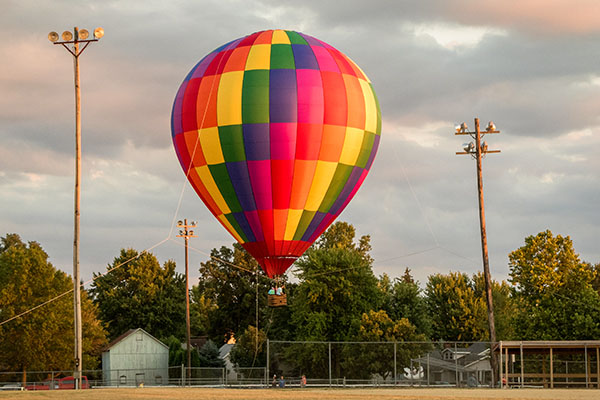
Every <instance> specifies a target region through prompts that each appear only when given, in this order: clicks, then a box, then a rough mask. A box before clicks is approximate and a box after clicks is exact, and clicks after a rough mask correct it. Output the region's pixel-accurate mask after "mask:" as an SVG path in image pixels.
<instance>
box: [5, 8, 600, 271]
mask: <svg viewBox="0 0 600 400" xmlns="http://www.w3.org/2000/svg"><path fill="white" fill-rule="evenodd" d="M0 11H1V12H0V34H1V37H2V40H1V41H0V60H1V61H0V94H1V95H0V193H1V205H2V207H1V211H0V235H2V236H4V234H6V233H12V232H16V233H19V234H20V235H21V237H22V238H23V239H24V240H27V241H29V240H36V241H38V242H40V243H41V244H42V246H43V247H44V249H45V250H46V251H47V252H48V253H49V255H50V259H51V261H52V262H53V263H54V264H55V265H56V266H57V267H59V268H61V269H63V270H65V271H67V272H69V273H70V272H71V271H72V242H73V182H74V89H73V67H72V66H73V62H72V57H71V56H70V55H69V54H68V53H67V52H66V51H65V50H64V49H63V48H61V47H59V46H53V45H52V44H51V43H50V42H48V40H47V38H46V35H47V34H48V32H50V31H57V32H59V33H60V32H62V31H64V30H68V29H71V30H72V27H73V26H79V27H80V28H87V29H88V30H90V31H92V30H93V29H94V28H96V27H97V26H102V27H103V28H104V30H105V32H106V34H105V36H104V38H102V39H101V40H100V42H98V43H94V44H92V45H91V46H90V47H89V48H88V49H87V50H86V52H85V53H84V54H83V55H82V56H81V70H82V77H81V82H82V97H83V100H82V102H83V184H82V209H81V270H82V276H83V278H84V279H89V278H90V277H91V276H92V273H93V272H95V271H104V270H105V269H106V266H107V264H108V263H111V262H112V260H113V258H114V257H115V256H116V255H118V253H119V250H120V249H121V248H123V247H133V248H135V249H138V250H143V249H148V248H152V252H153V253H154V254H156V255H157V256H158V258H159V260H160V261H161V262H163V261H165V260H167V259H174V260H176V261H178V269H179V270H180V271H183V249H182V247H181V239H177V238H176V237H175V231H174V230H173V229H172V227H173V224H174V222H175V221H177V220H178V219H183V218H188V219H194V220H197V221H198V223H199V227H198V229H197V230H196V232H197V234H198V236H199V237H198V238H197V239H193V241H192V246H193V248H194V251H193V252H192V253H191V256H190V257H191V263H192V268H191V270H192V271H193V274H196V270H197V265H198V263H199V262H201V261H204V260H206V256H205V253H208V252H209V251H210V249H212V248H214V247H220V246H221V245H230V244H231V243H232V242H233V239H232V238H231V237H230V236H229V234H228V233H227V232H226V231H225V230H224V229H223V228H222V227H221V225H220V224H219V223H217V222H216V220H215V219H214V218H213V217H212V215H211V214H210V213H209V211H208V210H207V209H206V208H205V207H204V205H203V203H202V202H201V201H200V200H199V199H198V198H197V197H196V195H195V193H194V192H193V190H192V189H191V187H190V186H189V185H188V184H187V182H186V181H185V176H184V174H183V172H182V170H181V167H180V166H179V162H178V160H177V157H176V155H175V152H174V150H173V146H172V143H171V132H170V112H171V106H172V102H173V99H174V97H175V93H176V91H177V89H178V87H179V85H180V83H181V82H182V80H183V79H184V77H185V76H186V74H187V72H188V71H189V70H190V69H191V68H192V67H193V66H194V65H195V64H196V63H197V61H199V60H200V59H201V58H202V57H203V56H204V55H206V54H207V53H208V52H210V51H212V50H213V49H214V48H216V47H218V46H220V45H221V44H224V43H226V42H229V41H231V40H233V39H236V38H239V37H242V36H245V35H247V34H249V33H252V32H255V31H259V30H264V29H272V28H283V29H290V30H297V31H301V32H303V33H306V34H309V35H311V36H315V37H317V38H319V39H321V40H324V41H325V42H327V43H329V44H331V45H333V46H334V47H336V48H338V49H339V50H341V51H342V52H344V53H345V54H347V55H348V56H349V57H351V58H352V59H353V60H354V61H355V62H356V63H357V64H358V65H360V66H361V67H362V69H363V70H364V71H365V72H366V74H367V75H368V76H369V77H370V79H371V80H372V82H373V85H374V87H375V90H376V92H377V94H378V97H379V101H380V104H381V109H382V114H383V129H382V141H381V145H380V147H379V152H378V156H377V158H376V160H375V163H374V165H373V168H372V169H371V173H370V175H369V177H368V178H367V180H366V181H365V183H364V185H363V186H362V188H361V190H360V191H359V192H358V194H357V195H356V197H355V198H354V200H353V201H352V202H351V203H350V205H349V206H348V207H347V208H346V210H345V211H344V212H343V213H342V215H341V216H340V219H341V220H344V221H348V222H350V223H352V224H353V225H354V226H355V227H356V228H357V231H358V233H359V234H361V235H363V234H370V235H371V238H372V244H373V251H372V255H373V257H374V258H375V264H374V269H375V273H376V274H377V275H380V274H383V273H387V274H389V275H390V276H398V275H401V274H402V272H403V271H404V268H405V267H409V268H411V269H412V271H413V273H414V275H415V276H416V278H417V279H418V280H420V281H421V283H424V282H425V281H426V279H427V276H428V275H429V274H432V273H437V272H441V273H447V272H448V271H464V272H467V273H469V274H471V273H474V272H476V271H478V270H480V269H481V247H480V238H479V222H478V209H477V186H476V170H475V162H474V161H473V160H471V159H470V158H469V157H466V156H456V155H455V152H456V151H460V149H461V145H462V143H463V142H465V141H467V140H466V137H464V136H454V125H455V124H456V123H458V122H462V121H466V122H467V124H468V125H469V126H470V127H473V118H474V117H479V118H480V119H481V122H482V125H484V126H485V124H487V121H489V120H493V121H494V122H495V123H496V126H497V127H498V129H500V130H501V132H502V133H501V134H500V135H490V136H489V137H487V138H486V140H487V141H488V143H489V146H490V148H491V149H501V150H502V153H500V154H492V155H489V156H488V157H487V158H486V159H485V160H484V189H485V205H486V218H487V228H488V230H487V232H488V240H489V252H490V265H491V270H492V274H493V277H494V278H496V279H505V278H506V277H507V274H508V267H507V262H508V259H507V255H508V253H509V252H510V251H512V250H515V249H516V248H518V247H520V246H521V245H522V244H523V240H524V238H525V237H526V236H528V235H533V234H536V233H538V232H540V231H542V230H545V229H550V230H552V231H553V232H554V233H555V234H559V233H560V234H563V235H570V236H571V238H572V239H573V241H574V244H575V249H576V251H577V252H578V253H579V254H580V255H581V258H582V259H583V260H585V261H589V262H593V263H597V262H600V246H599V240H598V237H599V236H600V213H599V212H598V204H599V202H600V161H599V158H598V156H597V153H598V151H599V150H600V119H599V116H600V64H599V63H598V60H600V45H599V44H600V2H598V1H596V0H578V1H576V2H573V1H569V0H565V1H562V0H520V1H518V2H517V1H514V2H511V1H506V0H489V1H477V2H475V1H459V0H438V1H434V0H431V1H419V2H414V1H392V0H389V1H383V0H381V1H376V0H373V1H364V0H346V1H343V2H342V1H326V0H325V1H324V0H319V1H316V0H315V1H313V0H309V1H302V2H297V1H295V2H292V1H281V0H279V1H276V0H271V1H269V0H196V1H192V0H177V1H158V0H144V1H141V0H140V1H123V0H121V1H111V0H104V1H95V2H92V1H77V2H74V1H70V0H53V1H34V0H18V1H13V0H3V1H2V3H1V4H0Z"/></svg>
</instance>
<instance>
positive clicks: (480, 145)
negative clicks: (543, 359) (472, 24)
mask: <svg viewBox="0 0 600 400" xmlns="http://www.w3.org/2000/svg"><path fill="white" fill-rule="evenodd" d="M488 133H500V131H497V130H496V127H495V126H494V123H493V122H491V121H490V123H489V124H488V126H487V129H486V131H484V132H483V135H485V134H488ZM455 134H456V135H470V136H471V137H472V138H474V139H475V143H473V142H471V143H469V144H468V145H467V146H466V147H465V148H464V150H465V151H464V152H456V154H469V155H471V156H472V157H474V158H475V159H476V160H477V191H478V193H479V228H480V230H481V253H482V257H483V276H484V279H485V297H486V301H487V309H488V324H489V325H488V327H489V333H490V342H491V345H490V361H491V367H492V386H496V381H497V377H498V371H497V369H498V362H497V360H496V353H495V352H494V345H495V344H496V324H495V322H494V301H493V298H492V278H491V276H490V263H489V258H488V246H487V235H486V229H485V207H484V203H483V173H482V168H481V158H482V154H488V153H500V150H488V147H487V144H486V143H485V142H482V141H481V137H482V133H481V130H480V129H479V118H475V131H474V132H469V131H468V130H467V125H466V124H464V123H463V124H462V125H461V126H460V127H457V129H456V133H455Z"/></svg>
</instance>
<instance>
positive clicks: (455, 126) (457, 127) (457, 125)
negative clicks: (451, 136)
mask: <svg viewBox="0 0 600 400" xmlns="http://www.w3.org/2000/svg"><path fill="white" fill-rule="evenodd" d="M454 129H456V133H460V125H459V124H456V125H454Z"/></svg>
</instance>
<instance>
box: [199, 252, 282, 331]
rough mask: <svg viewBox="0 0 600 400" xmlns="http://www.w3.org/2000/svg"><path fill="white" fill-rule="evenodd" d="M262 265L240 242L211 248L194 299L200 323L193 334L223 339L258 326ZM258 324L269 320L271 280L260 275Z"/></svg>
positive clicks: (201, 271)
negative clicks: (257, 273)
mask: <svg viewBox="0 0 600 400" xmlns="http://www.w3.org/2000/svg"><path fill="white" fill-rule="evenodd" d="M259 268H260V267H259V266H258V263H257V262H256V260H255V259H254V258H253V257H252V256H251V255H250V254H249V253H248V252H247V251H246V250H245V249H244V248H243V247H242V246H241V245H239V244H238V243H235V244H234V245H233V248H229V247H226V246H222V247H221V248H220V249H219V250H217V249H213V250H212V251H211V259H209V260H208V261H206V262H203V263H201V264H200V270H199V272H200V280H199V283H198V285H197V286H195V287H194V288H193V299H194V303H195V304H196V306H194V308H195V309H196V310H198V317H199V318H200V321H202V323H201V324H198V326H197V328H198V330H196V331H195V332H194V334H196V335H202V334H205V335H208V336H209V337H210V338H211V339H212V340H214V341H215V342H217V343H224V342H226V341H227V340H229V338H230V337H231V336H232V335H234V334H240V335H241V334H242V333H243V332H244V331H245V330H246V328H247V327H248V326H249V325H254V326H256V275H255V272H256V271H257V269H259ZM258 278H259V279H258V301H259V311H260V314H259V326H263V324H264V323H265V321H266V309H267V295H266V294H267V292H268V290H269V288H270V287H271V280H270V279H268V278H266V277H265V276H264V275H263V274H262V273H261V272H260V271H259V275H258Z"/></svg>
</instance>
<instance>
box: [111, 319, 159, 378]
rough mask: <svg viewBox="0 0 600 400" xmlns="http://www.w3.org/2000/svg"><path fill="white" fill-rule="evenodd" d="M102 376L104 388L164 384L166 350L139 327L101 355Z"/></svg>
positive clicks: (115, 342)
mask: <svg viewBox="0 0 600 400" xmlns="http://www.w3.org/2000/svg"><path fill="white" fill-rule="evenodd" d="M102 375H103V378H104V385H107V386H134V385H135V386H139V385H140V384H144V385H151V386H152V385H166V384H168V383H169V348H168V347H167V345H165V344H164V343H163V342H161V341H160V340H158V339H156V338H155V337H154V336H152V335H150V334H149V333H148V332H146V331H145V330H143V329H141V328H138V329H130V330H129V331H127V332H125V333H124V334H122V335H121V336H119V337H118V338H116V339H115V340H114V341H113V342H112V343H110V344H109V346H108V347H107V348H106V350H105V351H104V352H103V353H102Z"/></svg>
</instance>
